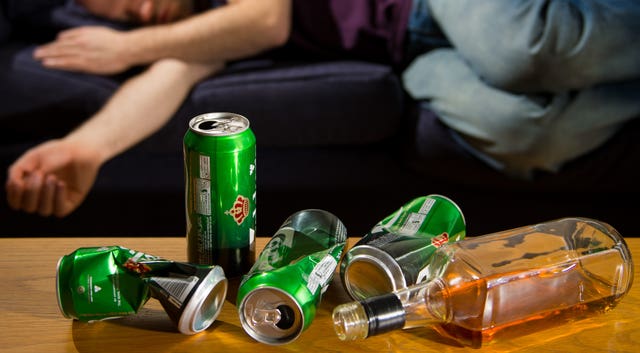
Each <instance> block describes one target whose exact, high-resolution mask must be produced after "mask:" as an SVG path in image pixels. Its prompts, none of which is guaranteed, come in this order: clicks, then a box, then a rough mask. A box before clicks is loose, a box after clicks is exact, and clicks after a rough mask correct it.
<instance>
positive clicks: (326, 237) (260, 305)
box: [237, 209, 347, 345]
mask: <svg viewBox="0 0 640 353" xmlns="http://www.w3.org/2000/svg"><path fill="white" fill-rule="evenodd" d="M346 241H347V232H346V228H345V227H344V225H343V224H342V222H341V221H340V220H339V219H338V218H337V217H336V216H335V215H333V214H331V213H329V212H327V211H323V210H315V209H311V210H303V211H299V212H297V213H295V214H293V215H291V216H290V217H289V218H288V219H287V220H286V221H285V222H284V223H283V225H282V226H281V227H280V228H279V229H278V231H277V232H276V234H275V235H274V236H273V237H272V238H271V239H270V240H269V242H268V243H267V245H266V246H265V248H264V250H263V251H262V252H261V253H260V255H259V257H258V259H257V260H256V262H255V264H254V265H253V267H252V268H251V270H250V271H249V272H248V273H247V274H246V275H245V276H243V277H242V280H241V283H240V287H239V289H238V299H237V303H238V314H239V316H240V322H241V324H242V327H243V329H244V330H245V331H246V332H247V333H248V334H249V335H250V336H251V337H253V338H254V339H255V340H257V341H259V342H262V343H267V344H272V345H278V344H285V343H289V342H291V341H293V340H295V339H297V338H298V337H299V335H300V334H301V333H302V332H303V331H304V330H306V329H307V328H308V327H309V325H310V324H311V322H312V321H313V318H314V317H315V313H316V308H317V306H318V305H319V303H320V300H321V296H322V294H323V293H324V292H325V290H326V289H327V288H328V286H329V283H330V282H331V279H332V278H333V274H334V272H335V271H336V268H337V266H338V261H339V260H340V257H341V255H342V251H343V249H344V247H345V245H346Z"/></svg>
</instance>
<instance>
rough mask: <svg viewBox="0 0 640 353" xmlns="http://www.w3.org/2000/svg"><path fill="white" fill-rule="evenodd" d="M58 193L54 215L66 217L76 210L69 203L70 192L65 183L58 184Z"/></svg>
mask: <svg viewBox="0 0 640 353" xmlns="http://www.w3.org/2000/svg"><path fill="white" fill-rule="evenodd" d="M55 187H56V193H55V198H54V207H55V209H54V212H53V213H54V215H55V216H56V217H64V216H66V215H68V214H69V213H71V211H73V210H74V208H75V206H74V205H71V204H70V203H69V190H68V188H67V184H65V183H64V182H57V183H56V185H55Z"/></svg>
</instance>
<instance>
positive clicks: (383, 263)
mask: <svg viewBox="0 0 640 353" xmlns="http://www.w3.org/2000/svg"><path fill="white" fill-rule="evenodd" d="M343 262H344V263H345V264H346V265H345V266H344V268H343V269H342V271H341V275H342V283H343V285H344V288H345V289H346V291H347V293H348V294H349V296H350V297H351V298H353V299H355V300H362V299H365V298H367V297H364V296H361V295H358V294H357V293H356V292H355V290H354V289H353V288H352V286H351V282H350V281H349V267H351V266H352V265H353V264H354V263H357V262H366V263H369V264H372V265H374V266H376V267H377V268H378V269H380V270H382V272H384V273H385V274H386V276H387V279H388V280H389V284H390V285H391V287H392V288H393V291H396V290H399V289H403V288H406V287H407V282H406V279H405V276H404V273H403V272H402V268H401V267H400V265H399V264H398V262H397V261H396V260H395V259H394V258H393V256H391V255H389V253H387V252H385V251H383V250H381V249H379V248H377V247H374V246H371V245H367V244H363V245H357V246H355V247H353V248H351V250H349V252H348V253H347V256H346V258H345V260H344V261H343Z"/></svg>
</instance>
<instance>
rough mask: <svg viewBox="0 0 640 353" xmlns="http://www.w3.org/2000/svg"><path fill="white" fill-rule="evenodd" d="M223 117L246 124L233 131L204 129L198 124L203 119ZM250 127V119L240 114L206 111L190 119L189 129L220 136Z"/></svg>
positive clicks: (240, 131)
mask: <svg viewBox="0 0 640 353" xmlns="http://www.w3.org/2000/svg"><path fill="white" fill-rule="evenodd" d="M222 118H232V119H234V120H236V121H240V122H242V124H244V126H242V128H240V129H238V130H236V131H231V132H229V131H227V132H221V131H218V130H213V129H212V130H204V129H200V128H198V124H200V123H202V122H203V121H207V120H215V119H222ZM249 127H250V123H249V119H247V118H246V117H244V116H242V115H240V114H236V113H230V112H214V113H204V114H200V115H196V116H195V117H193V118H191V120H189V130H191V131H193V132H195V133H196V134H199V135H205V136H219V137H224V136H233V135H237V134H240V133H242V132H244V131H246V130H248V129H249Z"/></svg>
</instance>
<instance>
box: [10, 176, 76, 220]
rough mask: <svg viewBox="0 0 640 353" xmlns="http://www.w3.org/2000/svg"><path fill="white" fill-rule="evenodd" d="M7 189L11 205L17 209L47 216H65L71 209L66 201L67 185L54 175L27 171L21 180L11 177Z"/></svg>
mask: <svg viewBox="0 0 640 353" xmlns="http://www.w3.org/2000/svg"><path fill="white" fill-rule="evenodd" d="M6 189H7V201H8V203H9V206H10V207H11V208H12V209H14V210H16V211H24V212H27V213H38V214H39V215H41V216H45V217H48V216H51V215H55V216H57V217H64V216H66V215H67V214H69V213H70V211H71V210H70V209H69V207H68V206H67V204H66V201H65V200H66V197H67V189H66V186H65V185H64V183H62V182H61V181H59V180H58V179H57V178H56V177H55V176H54V175H47V176H44V175H43V174H42V173H40V172H34V173H27V174H25V175H23V177H22V178H20V179H19V180H16V179H9V180H8V181H7V185H6Z"/></svg>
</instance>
